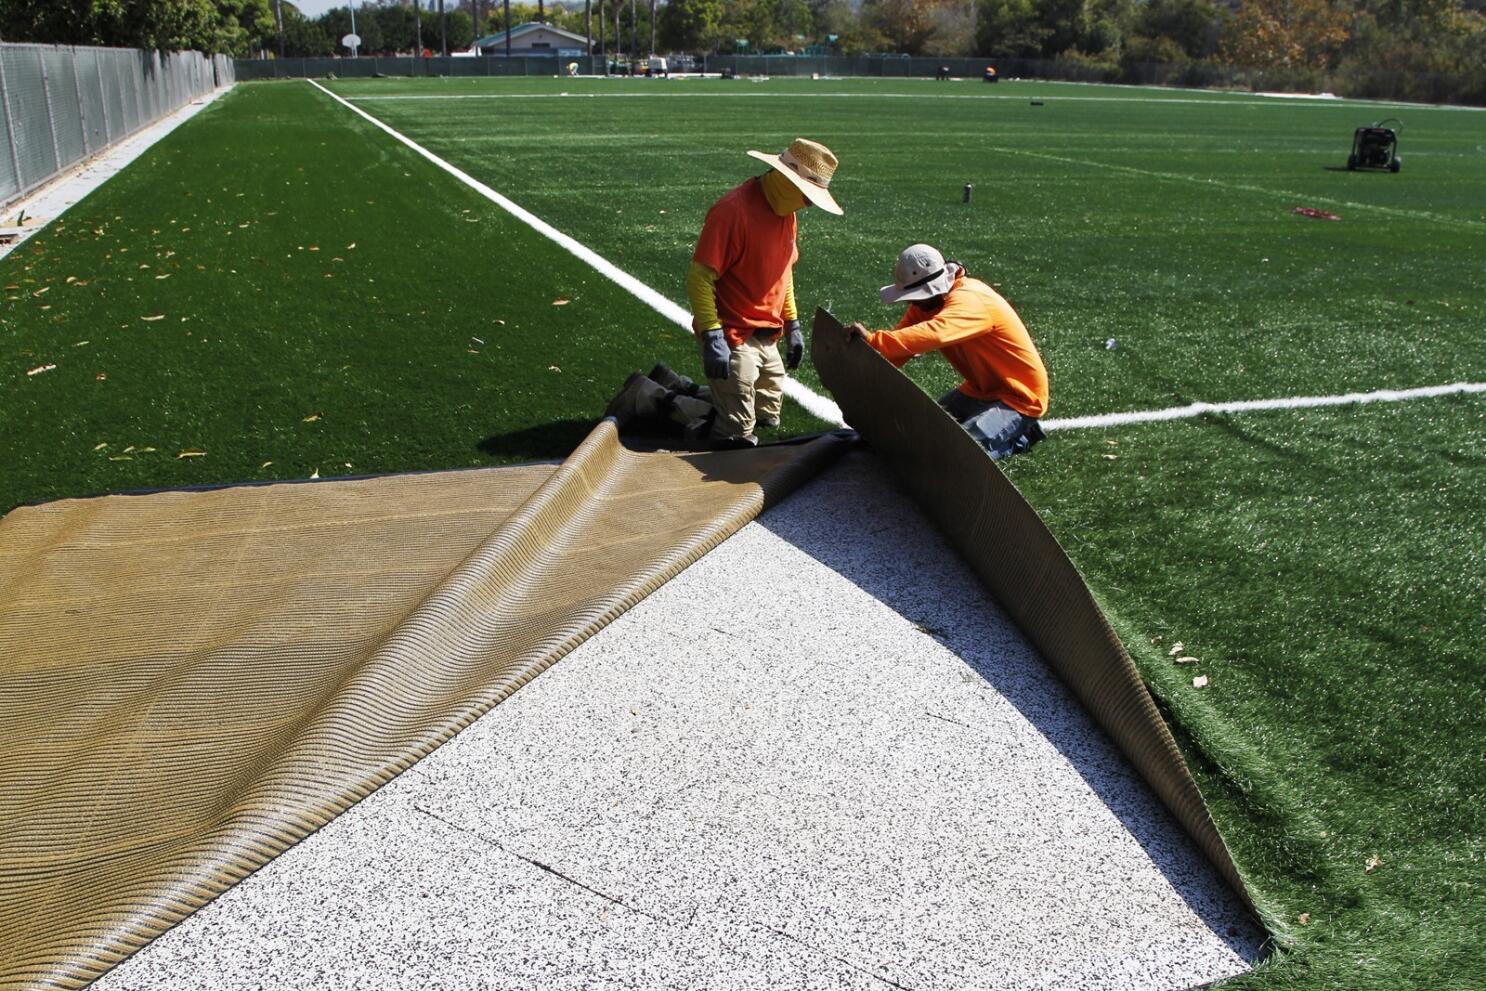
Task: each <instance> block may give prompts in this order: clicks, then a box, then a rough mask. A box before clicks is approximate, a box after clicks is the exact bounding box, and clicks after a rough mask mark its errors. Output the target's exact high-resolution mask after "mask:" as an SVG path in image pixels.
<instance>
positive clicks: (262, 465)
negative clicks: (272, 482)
mask: <svg viewBox="0 0 1486 991" xmlns="http://www.w3.org/2000/svg"><path fill="white" fill-rule="evenodd" d="M271 464H273V462H272V461H265V462H263V463H262V464H261V465H259V466H258V467H259V468H267V467H268V466H269V465H271Z"/></svg>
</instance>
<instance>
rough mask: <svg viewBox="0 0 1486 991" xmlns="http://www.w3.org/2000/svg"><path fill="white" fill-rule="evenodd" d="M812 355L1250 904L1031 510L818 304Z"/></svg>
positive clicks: (849, 417) (1072, 571)
mask: <svg viewBox="0 0 1486 991" xmlns="http://www.w3.org/2000/svg"><path fill="white" fill-rule="evenodd" d="M811 360H812V361H813V362H814V364H815V368H816V370H817V371H818V372H819V373H820V378H821V381H822V382H823V383H824V384H825V386H826V388H828V389H830V390H831V392H832V394H833V395H834V396H835V398H836V402H837V403H839V404H840V406H841V411H842V413H843V414H844V415H845V417H846V421H847V423H849V424H850V425H851V426H852V427H854V428H855V429H856V430H857V431H858V432H859V433H860V434H861V436H862V438H863V439H864V440H866V442H867V444H868V445H869V446H870V447H871V448H872V450H873V451H875V452H876V453H877V454H878V456H879V457H881V458H882V459H883V460H884V461H886V462H887V464H888V465H889V466H890V467H891V468H892V470H893V472H894V474H895V475H897V477H898V478H899V479H900V480H901V481H902V483H903V484H904V486H905V487H906V488H907V489H908V490H909V491H910V492H911V493H912V494H913V496H914V497H915V498H916V499H917V500H918V502H919V504H920V505H921V506H922V507H923V508H924V510H925V512H926V513H927V514H928V516H929V518H930V519H932V520H934V522H935V523H936V524H937V525H938V526H939V528H940V529H941V530H942V531H943V532H944V533H945V535H946V536H947V537H948V538H949V541H950V543H951V544H952V545H953V546H954V547H955V548H956V549H957V550H958V551H959V552H960V554H961V555H962V556H963V557H964V558H965V560H966V561H967V562H968V563H969V564H970V567H971V569H972V570H974V571H975V573H976V574H977V575H978V576H979V577H980V580H981V581H982V582H984V583H985V586H986V588H987V590H988V591H989V592H990V593H991V595H992V596H994V597H995V599H996V601H997V602H999V603H1000V604H1001V607H1002V608H1003V609H1005V610H1006V612H1007V614H1008V615H1009V616H1011V618H1012V620H1013V621H1014V622H1015V623H1016V624H1017V626H1019V627H1020V628H1021V630H1022V632H1023V633H1024V634H1025V635H1026V637H1027V639H1028V640H1030V641H1031V642H1032V644H1033V646H1035V647H1036V648H1037V650H1038V651H1039V653H1041V654H1042V657H1043V658H1044V660H1046V661H1047V663H1048V665H1049V666H1051V667H1052V669H1053V670H1054V671H1056V672H1057V674H1058V676H1059V677H1060V678H1062V679H1063V681H1064V682H1065V683H1066V684H1067V685H1068V687H1069V688H1070V689H1071V690H1072V691H1073V693H1074V694H1075V695H1076V696H1077V697H1078V698H1079V700H1080V701H1081V702H1082V703H1083V704H1084V706H1085V707H1086V708H1087V709H1088V710H1089V712H1090V714H1091V715H1092V716H1093V717H1094V719H1095V721H1096V722H1098V723H1099V725H1100V726H1101V727H1103V729H1104V731H1105V732H1106V733H1108V734H1109V735H1110V736H1111V737H1112V738H1113V739H1114V741H1115V743H1116V744H1117V745H1118V746H1119V748H1120V749H1121V750H1122V751H1123V752H1124V753H1125V755H1126V756H1127V757H1128V758H1129V759H1130V762H1131V763H1132V764H1134V766H1135V768H1136V770H1138V771H1139V772H1140V774H1141V776H1142V777H1144V778H1145V780H1146V781H1147V782H1148V783H1149V784H1150V786H1151V788H1152V789H1153V790H1154V791H1155V792H1156V794H1157V795H1159V796H1160V798H1161V800H1162V802H1164V803H1165V805H1166V807H1167V808H1168V809H1170V810H1171V812H1172V814H1173V815H1174V816H1175V817H1176V819H1177V821H1178V822H1179V823H1180V824H1181V826H1182V828H1183V829H1185V830H1186V831H1187V833H1188V835H1190V836H1191V837H1192V839H1193V840H1194V841H1196V843H1197V844H1198V846H1199V847H1201V849H1202V851H1203V852H1204V853H1205V854H1206V855H1207V857H1208V859H1210V860H1211V861H1212V863H1213V865H1214V866H1215V867H1216V868H1217V870H1218V872H1219V873H1220V874H1221V875H1222V876H1223V879H1224V880H1225V881H1227V882H1228V884H1229V885H1231V886H1232V887H1233V890H1234V891H1235V892H1236V893H1237V894H1238V896H1239V897H1240V898H1242V899H1243V900H1244V904H1245V905H1247V906H1248V907H1249V908H1250V909H1253V907H1254V906H1253V902H1252V900H1251V898H1250V896H1249V893H1248V891H1247V889H1246V888H1245V886H1244V883H1243V879H1242V877H1240V876H1239V873H1238V869H1237V867H1236V866H1235V865H1234V863H1233V858H1232V856H1231V855H1230V854H1229V852H1228V847H1227V845H1226V844H1224V842H1223V839H1222V837H1221V836H1219V835H1218V830H1217V827H1216V826H1215V825H1214V824H1213V820H1212V816H1211V814H1210V813H1209V811H1208V808H1207V803H1206V802H1205V801H1203V798H1202V794H1201V793H1200V792H1199V791H1198V790H1197V783H1196V781H1194V780H1193V779H1192V773H1191V771H1190V770H1189V769H1188V767H1187V764H1186V761H1185V760H1183V759H1182V755H1181V752H1180V751H1179V750H1178V749H1177V746H1176V743H1175V741H1174V740H1173V739H1172V737H1171V732H1170V731H1169V730H1168V729H1167V727H1166V723H1165V722H1164V721H1163V720H1162V719H1161V715H1160V713H1159V712H1157V710H1156V704H1155V702H1154V701H1153V700H1152V698H1151V695H1150V692H1149V691H1147V689H1146V687H1145V683H1144V682H1143V681H1142V680H1141V678H1140V674H1139V673H1138V672H1137V671H1136V670H1135V664H1134V662H1133V661H1131V659H1130V655H1129V653H1127V652H1126V650H1125V646H1124V644H1122V643H1121V642H1120V639H1119V637H1117V636H1116V635H1115V633H1114V631H1113V630H1112V629H1111V628H1110V625H1109V621H1108V620H1107V619H1105V617H1104V614H1103V612H1101V611H1100V609H1099V606H1098V604H1097V603H1096V602H1095V601H1094V596H1093V593H1091V592H1090V591H1089V587H1088V585H1087V584H1086V583H1085V582H1084V580H1083V576H1081V575H1080V574H1079V573H1078V569H1077V568H1075V567H1074V565H1073V562H1072V561H1070V560H1069V559H1068V555H1067V554H1066V553H1065V552H1064V550H1063V548H1062V547H1061V546H1059V544H1058V541H1057V539H1056V538H1055V537H1054V536H1053V535H1052V532H1051V531H1049V530H1048V528H1047V526H1046V525H1045V524H1044V523H1043V522H1042V519H1041V517H1039V516H1038V515H1037V511H1036V510H1035V509H1033V508H1032V507H1031V505H1029V504H1028V503H1027V501H1026V500H1025V499H1023V498H1022V495H1021V493H1020V492H1018V491H1017V490H1016V487H1015V486H1014V485H1012V484H1011V482H1009V481H1007V479H1006V476H1005V475H1003V474H1002V473H1001V470H1000V468H998V467H997V466H996V464H995V462H993V461H992V460H991V459H990V458H989V457H987V456H986V453H985V451H984V450H983V449H982V448H981V447H980V445H979V444H977V443H976V442H975V440H974V439H972V438H971V437H970V435H969V434H967V433H966V432H965V431H964V430H963V429H962V428H961V427H960V425H959V424H958V423H956V422H955V421H954V420H953V419H952V418H951V417H950V416H949V415H948V414H946V413H945V412H944V411H943V410H942V409H940V408H939V405H938V404H937V403H936V402H935V401H934V400H933V399H932V398H930V397H929V396H927V395H925V394H924V393H923V391H922V390H920V389H919V388H918V386H916V385H914V383H913V382H912V381H910V380H909V379H908V378H907V377H905V376H904V375H903V374H902V373H901V372H900V371H898V370H897V369H896V368H894V367H893V366H892V365H891V364H890V363H889V362H888V361H886V360H885V359H884V358H882V357H881V356H880V355H878V354H877V352H875V351H873V350H872V348H871V347H869V346H868V345H867V344H866V342H865V341H863V340H861V339H860V338H852V337H849V336H848V335H847V333H846V331H845V329H844V328H843V327H842V326H841V324H840V323H839V322H838V321H837V320H836V319H835V318H834V317H832V316H831V315H830V314H829V313H827V312H825V311H824V310H818V311H816V314H815V327H814V331H813V334H812V340H811ZM1029 456H1035V455H1029Z"/></svg>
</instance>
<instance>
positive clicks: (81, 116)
mask: <svg viewBox="0 0 1486 991" xmlns="http://www.w3.org/2000/svg"><path fill="white" fill-rule="evenodd" d="M71 55H72V85H73V86H75V87H76V88H77V119H78V120H79V121H81V126H82V130H83V157H85V158H86V157H87V156H88V155H91V154H93V143H92V142H91V141H89V140H88V112H87V109H86V107H87V105H86V104H85V103H83V80H82V77H81V76H79V75H78V74H77V46H76V45H73V46H72V52H71Z"/></svg>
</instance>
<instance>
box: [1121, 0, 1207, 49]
mask: <svg viewBox="0 0 1486 991" xmlns="http://www.w3.org/2000/svg"><path fill="white" fill-rule="evenodd" d="M1135 30H1136V32H1137V33H1139V34H1142V35H1144V36H1146V37H1147V38H1170V39H1171V40H1172V41H1173V42H1175V43H1176V44H1177V45H1178V46H1180V47H1181V50H1182V52H1183V53H1184V54H1185V55H1186V56H1187V57H1189V58H1205V57H1206V56H1209V55H1212V54H1213V53H1214V52H1215V51H1217V47H1218V35H1219V33H1220V31H1221V21H1220V19H1219V15H1218V8H1217V7H1216V6H1214V5H1213V3H1212V2H1211V0H1152V2H1151V3H1149V4H1147V5H1146V6H1145V8H1144V9H1143V10H1142V11H1141V12H1140V16H1139V18H1138V20H1137V22H1136V28H1135Z"/></svg>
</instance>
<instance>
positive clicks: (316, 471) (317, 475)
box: [310, 468, 320, 478]
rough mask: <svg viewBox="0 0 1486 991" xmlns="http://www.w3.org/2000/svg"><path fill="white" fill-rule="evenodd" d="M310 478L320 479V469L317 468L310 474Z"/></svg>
mask: <svg viewBox="0 0 1486 991" xmlns="http://www.w3.org/2000/svg"><path fill="white" fill-rule="evenodd" d="M310 477H311V478H319V477H320V469H319V468H316V469H315V470H314V471H312V472H310Z"/></svg>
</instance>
